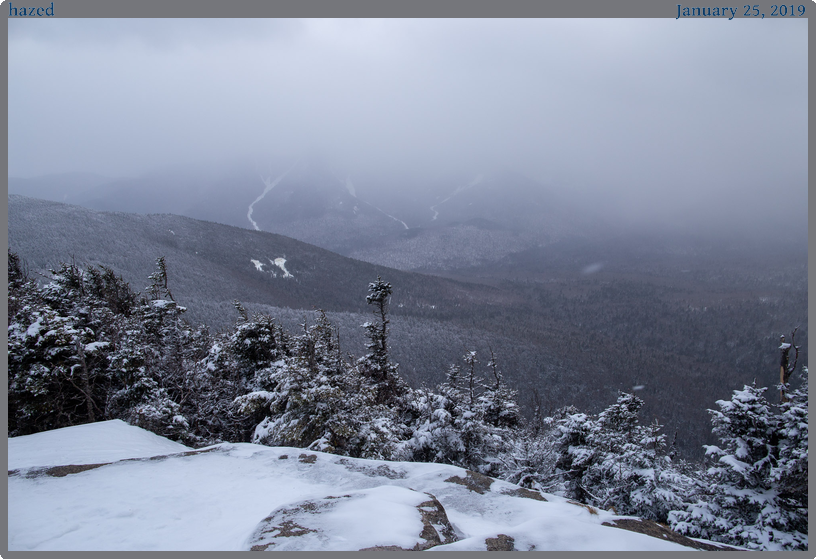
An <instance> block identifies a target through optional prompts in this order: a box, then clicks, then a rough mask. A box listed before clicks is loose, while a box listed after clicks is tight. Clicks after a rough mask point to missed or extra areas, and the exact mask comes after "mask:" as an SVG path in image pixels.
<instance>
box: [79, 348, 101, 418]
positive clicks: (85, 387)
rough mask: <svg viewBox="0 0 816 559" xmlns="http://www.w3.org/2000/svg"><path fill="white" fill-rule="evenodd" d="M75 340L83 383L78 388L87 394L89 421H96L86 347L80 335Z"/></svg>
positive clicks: (80, 377)
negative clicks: (86, 359)
mask: <svg viewBox="0 0 816 559" xmlns="http://www.w3.org/2000/svg"><path fill="white" fill-rule="evenodd" d="M74 342H75V343H76V350H77V356H78V357H79V368H80V375H79V380H80V383H81V386H78V387H77V388H79V390H80V391H81V392H82V393H83V394H84V395H85V405H86V407H87V410H88V421H90V422H91V423H93V422H94V421H96V419H95V417H94V411H93V406H94V404H93V398H92V397H91V377H90V374H89V373H88V363H87V362H86V361H85V348H84V347H83V346H82V342H80V341H79V337H78V336H77V337H76V338H75V339H74ZM75 386H76V385H75Z"/></svg>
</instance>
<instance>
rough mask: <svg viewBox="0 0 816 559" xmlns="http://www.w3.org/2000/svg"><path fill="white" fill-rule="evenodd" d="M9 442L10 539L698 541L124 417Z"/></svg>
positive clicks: (144, 543)
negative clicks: (179, 433)
mask: <svg viewBox="0 0 816 559" xmlns="http://www.w3.org/2000/svg"><path fill="white" fill-rule="evenodd" d="M8 447H9V469H10V472H9V478H8V488H9V493H8V512H9V516H8V518H9V521H8V549H10V550H34V549H36V550H46V549H51V550H240V549H245V550H249V549H256V550H261V549H263V550H269V551H274V550H295V549H299V550H359V549H366V548H374V549H417V550H420V549H432V550H447V549H450V550H480V549H481V550H485V549H493V550H504V549H516V550H531V549H535V550H550V549H555V550H573V549H574V550H606V551H609V550H649V551H658V550H682V549H688V547H684V545H681V544H680V543H676V542H673V541H669V540H668V539H666V538H665V537H652V536H650V535H646V534H643V533H636V532H633V531H628V530H622V529H620V527H615V526H613V525H612V524H614V522H615V521H616V520H618V521H620V519H621V517H619V516H616V515H614V514H612V513H610V512H605V511H599V510H595V509H592V508H591V507H586V506H582V505H579V504H577V503H572V502H569V501H567V500H566V499H564V498H562V497H558V496H555V495H548V494H547V495H544V494H540V493H538V492H534V491H530V490H526V489H522V488H520V487H518V486H515V485H513V484H510V483H507V482H503V481H499V480H494V479H492V478H489V477H486V476H483V475H480V474H477V473H474V472H469V471H467V470H463V469H462V468H457V467H455V466H448V465H442V464H424V463H409V462H384V461H375V460H361V459H354V458H348V457H342V456H336V455H332V454H324V453H320V452H305V451H303V450H301V449H295V448H283V447H265V446H260V445H253V444H247V443H240V444H228V443H225V444H220V445H215V446H211V447H207V448H203V449H199V450H190V449H188V448H187V447H185V446H183V445H180V444H178V443H174V442H172V441H169V440H167V439H164V438H162V437H158V436H156V435H154V434H152V433H148V432H147V431H144V430H142V429H139V428H137V427H132V426H130V425H127V424H125V423H123V422H121V421H107V422H100V423H94V424H90V425H80V426H76V427H68V428H65V429H59V430H55V431H50V432H45V433H38V434H35V435H29V436H24V437H15V438H11V439H9V442H8ZM65 466H71V467H65ZM605 524H606V525H605ZM678 541H683V542H684V543H688V542H691V540H678Z"/></svg>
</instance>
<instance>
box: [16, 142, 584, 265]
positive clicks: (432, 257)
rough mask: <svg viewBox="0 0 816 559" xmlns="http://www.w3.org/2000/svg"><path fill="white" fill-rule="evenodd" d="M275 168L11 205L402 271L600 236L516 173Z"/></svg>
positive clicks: (91, 187) (96, 186) (28, 186)
mask: <svg viewBox="0 0 816 559" xmlns="http://www.w3.org/2000/svg"><path fill="white" fill-rule="evenodd" d="M270 163H271V164H269V165H266V166H260V165H255V166H254V167H253V166H251V165H249V164H246V163H243V164H233V165H229V166H222V167H217V166H212V167H210V168H201V169H176V170H170V171H163V172H156V173H151V174H148V175H144V176H142V177H137V178H131V179H116V180H110V179H107V180H106V179H104V178H102V177H96V176H91V175H79V174H75V175H53V176H49V177H40V178H36V179H16V178H10V179H9V193H11V194H21V195H30V196H35V197H39V198H44V199H48V200H53V201H60V202H66V203H71V204H77V205H80V206H84V207H87V208H90V209H95V210H103V211H125V212H136V213H172V214H176V215H183V216H187V217H192V218H195V219H204V220H207V221H214V222H217V223H223V224H227V225H233V226H236V227H241V228H247V229H255V230H262V231H269V232H272V233H278V234H282V235H286V236H288V237H292V238H294V239H298V240H301V241H304V242H308V243H310V244H314V245H316V246H320V247H322V248H326V249H328V250H331V251H333V252H337V253H339V254H343V255H346V256H352V257H354V258H357V259H360V260H365V261H368V262H372V263H376V264H380V265H386V266H389V267H395V268H398V269H403V270H411V269H422V270H447V269H453V268H461V267H469V266H474V265H479V264H484V263H486V262H493V261H496V260H498V259H501V258H503V257H505V256H507V255H509V254H512V253H514V252H518V251H520V250H524V249H529V248H533V247H536V246H540V245H541V244H546V243H549V242H552V241H554V240H557V239H559V238H563V237H564V236H575V235H578V236H585V235H587V234H591V233H592V231H593V230H594V229H595V228H597V223H596V222H595V221H594V220H593V219H591V218H589V217H587V216H585V215H584V212H582V211H579V210H578V209H577V207H575V204H574V203H573V202H571V201H569V200H568V199H566V198H565V197H563V196H561V195H560V194H559V193H558V192H557V191H555V190H553V189H552V188H546V187H544V186H543V185H541V184H538V183H536V182H535V181H532V180H530V179H527V178H525V177H523V176H521V175H518V174H514V173H512V172H510V171H507V170H499V171H494V172H490V173H483V172H477V173H472V174H465V173H455V174H446V175H441V176H438V177H423V176H422V175H421V174H418V175H417V176H416V177H411V178H408V177H398V176H385V175H380V176H375V175H361V176H360V177H356V176H353V175H351V174H349V173H347V172H344V171H343V170H340V169H336V168H333V167H332V166H331V165H330V164H329V163H328V162H326V161H325V160H324V159H321V158H319V157H302V158H300V159H297V160H295V161H283V160H275V161H271V162H270Z"/></svg>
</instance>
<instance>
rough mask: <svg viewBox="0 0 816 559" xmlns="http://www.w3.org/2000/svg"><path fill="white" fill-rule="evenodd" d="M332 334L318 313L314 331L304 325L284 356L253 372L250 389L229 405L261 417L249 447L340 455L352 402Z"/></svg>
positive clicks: (347, 435) (348, 428) (346, 372)
mask: <svg viewBox="0 0 816 559" xmlns="http://www.w3.org/2000/svg"><path fill="white" fill-rule="evenodd" d="M333 334H334V330H333V328H332V326H331V324H330V323H329V321H328V319H327V318H326V315H325V313H323V312H322V311H320V312H319V313H318V318H317V322H316V324H315V325H314V326H308V325H307V324H305V323H304V325H303V333H302V334H301V335H299V336H293V337H291V338H290V340H289V344H290V348H291V351H290V352H289V354H288V355H284V356H282V358H281V359H279V360H277V361H275V362H274V363H271V364H270V366H268V367H266V368H264V369H261V370H259V371H257V373H256V375H255V380H254V382H253V383H252V387H253V388H254V390H253V391H252V392H250V393H248V394H246V395H243V396H239V397H238V398H237V399H236V400H235V403H236V406H237V407H238V409H239V411H240V412H241V413H244V414H251V413H254V412H258V411H261V412H262V413H263V416H264V417H263V419H262V420H261V421H260V423H258V424H257V426H256V427H255V430H254V434H253V437H252V441H253V442H256V443H260V444H269V445H279V446H296V447H309V446H312V447H315V448H317V449H320V450H324V451H328V452H340V453H345V451H346V450H347V448H346V447H347V445H348V441H349V439H350V438H351V436H352V434H353V432H354V431H355V429H354V427H355V426H354V425H353V423H354V421H353V417H352V416H353V413H350V411H351V410H350V409H349V408H350V406H353V405H354V404H355V402H356V400H355V399H354V398H353V397H350V396H349V394H348V392H347V385H348V382H349V379H348V375H349V373H350V367H349V366H348V365H347V364H346V363H345V362H344V361H343V360H342V358H341V357H340V350H339V347H338V344H337V343H336V342H335V340H334V335H333Z"/></svg>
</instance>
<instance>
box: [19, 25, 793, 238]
mask: <svg viewBox="0 0 816 559" xmlns="http://www.w3.org/2000/svg"><path fill="white" fill-rule="evenodd" d="M8 79H9V132H8V134H9V136H8V137H9V152H8V156H9V168H8V174H9V176H10V177H23V178H32V177H39V176H43V175H49V174H59V173H93V174H99V175H102V176H105V177H110V178H112V179H115V178H119V177H138V176H142V175H145V174H148V173H154V172H157V171H159V170H162V169H165V170H166V169H168V168H171V167H173V166H175V167H177V168H178V169H181V170H183V169H196V168H202V167H207V166H212V165H215V162H224V163H225V164H226V162H230V161H234V160H237V159H247V160H252V161H259V160H263V158H264V157H271V156H275V157H280V158H284V159H291V158H294V157H297V156H298V155H300V154H302V153H315V152H317V153H323V154H326V155H327V156H328V157H330V158H331V159H332V160H334V161H337V162H339V164H340V165H342V166H343V168H344V169H347V170H349V172H351V173H361V174H365V173H368V174H376V175H378V176H384V177H388V176H392V177H398V176H402V175H405V174H406V173H416V174H417V176H419V177H422V176H430V175H432V174H434V173H435V172H442V171H443V170H454V171H457V172H463V173H471V172H480V171H482V170H484V169H495V168H500V167H504V168H508V169H511V170H513V171H514V172H518V173H520V174H522V175H524V176H527V177H529V178H531V179H533V180H534V181H537V182H538V183H540V184H542V185H543V186H544V187H547V188H552V189H557V190H558V191H559V192H560V193H562V194H563V195H564V196H566V197H570V198H573V199H575V200H576V201H577V202H578V203H579V204H585V205H587V207H588V209H592V210H594V211H600V212H603V213H606V214H608V215H609V216H610V218H611V219H613V220H620V221H624V222H629V223H644V224H656V225H665V226H674V227H679V228H682V227H683V226H684V224H688V226H689V227H697V226H699V224H700V223H715V222H720V225H721V228H723V229H729V228H731V229H735V230H743V229H745V230H747V229H752V228H760V229H768V230H772V229H774V228H779V227H780V226H783V225H788V226H791V227H792V228H793V229H800V228H802V227H805V228H806V227H807V193H808V192H807V23H806V22H805V21H802V20H785V21H769V20H764V21H751V20H744V19H743V20H733V21H727V20H717V21H706V20H684V21H675V20H673V19H668V18H667V19H665V20H664V19H661V20H626V19H621V20H592V19H586V20H561V19H552V20H546V19H545V20H503V19H502V20H403V19H397V20H237V19H235V20H170V19H168V20H152V19H145V20H141V19H131V20H126V19H123V20H92V19H55V20H48V21H42V20H37V21H28V20H10V21H9V76H8ZM182 172H183V171H182ZM395 182H398V181H395ZM382 183H383V188H385V189H387V188H388V184H387V183H388V180H387V179H385V180H383V181H382ZM400 184H403V183H402V182H401V183H400Z"/></svg>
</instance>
